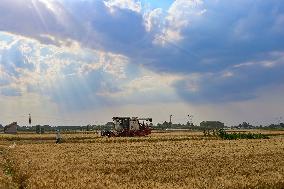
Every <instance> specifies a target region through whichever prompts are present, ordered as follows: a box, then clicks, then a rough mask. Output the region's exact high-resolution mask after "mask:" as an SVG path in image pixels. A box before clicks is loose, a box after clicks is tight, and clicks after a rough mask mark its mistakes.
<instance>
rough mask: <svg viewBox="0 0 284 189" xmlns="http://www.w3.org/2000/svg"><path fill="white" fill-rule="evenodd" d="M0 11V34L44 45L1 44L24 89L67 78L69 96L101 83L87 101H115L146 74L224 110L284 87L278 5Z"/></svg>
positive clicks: (50, 4)
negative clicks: (103, 97) (105, 96)
mask: <svg viewBox="0 0 284 189" xmlns="http://www.w3.org/2000/svg"><path fill="white" fill-rule="evenodd" d="M0 10H1V18H0V30H3V31H6V32H8V33H14V34H17V35H21V36H26V37H28V38H34V39H36V40H38V41H40V42H41V44H37V45H34V43H35V42H33V43H32V44H30V45H24V43H23V42H19V41H16V40H12V41H11V40H10V41H9V40H8V39H5V40H3V41H5V42H3V41H1V42H0V49H2V52H1V57H0V60H1V61H2V62H1V64H3V65H4V66H5V67H4V68H3V69H5V71H6V72H7V73H8V75H9V77H12V78H14V79H16V80H17V81H18V82H21V83H32V82H31V81H37V80H38V79H40V78H41V77H40V76H41V75H42V74H44V75H45V78H47V79H48V81H50V82H49V85H51V84H54V83H52V82H54V81H57V79H58V78H60V77H61V78H63V79H62V81H64V82H63V83H62V84H61V85H62V88H63V89H66V91H68V89H69V90H80V85H83V83H86V82H85V81H83V80H88V82H87V83H88V85H92V82H90V81H93V80H98V83H100V84H97V85H95V86H96V87H94V88H96V89H94V88H93V87H91V89H90V91H89V95H90V96H91V94H93V92H94V91H95V92H99V90H102V91H103V90H105V88H107V90H110V91H112V93H113V94H115V93H116V92H117V93H120V92H121V89H119V88H120V87H117V86H116V85H118V84H119V86H124V87H126V86H128V88H131V87H130V84H129V83H131V81H132V82H133V80H135V79H137V77H135V76H134V75H135V74H133V73H134V72H138V73H140V72H141V70H139V66H142V67H144V68H146V69H148V70H151V71H152V72H154V73H156V74H157V75H165V76H167V77H171V76H172V75H175V76H183V77H184V76H186V77H185V78H183V79H182V80H177V81H176V83H171V84H170V85H174V87H175V90H176V92H177V94H179V95H180V97H181V98H182V99H184V100H186V101H188V102H191V101H192V100H196V101H200V102H201V101H202V99H206V100H207V101H209V102H223V101H234V100H242V99H243V100H247V99H251V98H255V97H256V96H257V94H256V91H257V90H258V89H260V88H262V87H263V86H269V85H273V84H275V83H279V80H282V79H283V78H282V77H281V71H280V70H279V69H277V68H282V63H281V62H282V59H281V58H280V57H281V56H280V55H279V56H278V55H277V56H276V55H275V57H273V55H271V54H270V53H273V52H274V53H275V52H279V53H282V52H283V51H284V44H283V43H281V41H283V37H284V33H283V32H282V30H281V28H283V27H282V24H283V22H282V20H283V19H282V17H283V12H284V5H283V3H282V2H281V1H280V0H271V1H261V0H256V1H255V0H247V1H239V0H232V1H225V0H219V1H209V0H204V1H201V0H176V1H174V2H173V3H172V4H171V5H170V6H169V8H168V9H165V8H164V7H160V8H159V7H156V9H153V10H151V9H147V8H145V7H144V6H143V4H141V3H140V2H139V1H128V0H123V1H119V0H109V1H95V0H84V1H76V0H57V1H55V0H54V1H42V0H37V1H31V0H15V1H8V0H3V1H1V2H0ZM13 21H15V22H17V24H14V22H13ZM6 36H8V35H6ZM2 37H3V36H2ZM18 40H22V38H21V39H20V38H18ZM19 43H21V45H19ZM15 44H16V45H15ZM43 44H49V46H43ZM40 45H42V46H40ZM33 46H34V47H33ZM39 46H40V50H37V49H35V47H36V48H37V47H39ZM18 47H19V48H18ZM59 47H61V48H59ZM67 47H68V48H69V50H68V52H66V51H65V50H66V48H67ZM7 49H10V50H8V51H7ZM71 49H72V50H71ZM74 49H76V50H74ZM80 49H81V50H82V49H83V50H85V49H88V50H87V53H78V51H79V52H80ZM35 55H36V56H35ZM102 57H103V58H102ZM102 62H103V63H102ZM137 67H138V68H137ZM30 73H33V74H30ZM62 73H64V74H63V75H64V76H62ZM102 73H103V74H102ZM80 74H81V76H79V75H80ZM82 74H83V75H84V77H82ZM23 75H24V76H23ZM74 75H75V76H76V77H74V78H75V79H76V80H78V86H77V85H76V84H75V85H76V86H74V84H72V83H74V80H72V79H70V78H71V76H74ZM251 75H253V76H254V78H252V79H251ZM7 77H8V76H5V78H7ZM20 77H21V78H26V79H24V80H23V79H19V78H20ZM108 77H109V78H111V79H108ZM27 78H29V79H27ZM67 78H68V79H67ZM82 78H84V79H82ZM139 78H141V79H142V80H145V78H143V76H141V77H140V76H139ZM146 78H147V77H146ZM260 78H268V79H266V80H264V79H260ZM6 80H7V79H5V82H4V79H2V83H7V81H6ZM113 80H114V81H115V82H113ZM207 81H208V82H207ZM14 82H15V81H14ZM65 82H66V83H68V84H66V87H65V88H64V83H65ZM35 83H36V82H34V83H33V84H31V85H35ZM127 83H128V85H127ZM67 86H68V87H67ZM106 86H109V87H106ZM144 87H145V88H148V87H147V85H145V86H144ZM126 88H127V87H126ZM188 88H189V89H188ZM58 90H59V88H58ZM88 90H89V89H88ZM107 90H106V91H107ZM240 91H242V92H240ZM66 95H67V92H66ZM153 95H154V94H153ZM155 95H156V94H155ZM55 96H56V95H55ZM57 96H59V94H58V95H57ZM197 97H199V98H197ZM74 98H75V96H74ZM82 98H83V95H82ZM90 98H91V97H90ZM215 99H218V100H215ZM70 101H71V99H70ZM98 101H99V100H98Z"/></svg>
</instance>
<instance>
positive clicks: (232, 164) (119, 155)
mask: <svg viewBox="0 0 284 189" xmlns="http://www.w3.org/2000/svg"><path fill="white" fill-rule="evenodd" d="M149 138H150V139H151V137H149ZM149 138H145V139H143V138H142V139H143V140H142V139H141V138H138V139H136V138H112V139H96V140H98V141H100V142H92V143H66V144H64V143H63V144H59V145H56V144H22V145H17V146H16V147H15V148H13V149H9V151H8V152H7V156H6V157H7V158H9V159H10V160H11V161H12V162H11V164H12V165H13V169H14V170H16V171H15V175H14V180H15V182H17V183H18V184H20V185H22V186H25V187H27V188H62V189H65V188H283V186H284V182H283V180H284V175H283V174H284V160H283V157H284V139H283V138H273V139H269V140H236V141H222V140H174V139H175V137H173V136H171V137H170V138H168V139H169V140H162V139H163V138H160V139H161V141H159V138H158V137H157V136H155V137H154V139H155V140H153V142H149V140H150V139H149ZM152 139H153V138H152ZM171 139H173V140H171ZM117 141H119V142H117Z"/></svg>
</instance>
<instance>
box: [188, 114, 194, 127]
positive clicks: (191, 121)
mask: <svg viewBox="0 0 284 189" xmlns="http://www.w3.org/2000/svg"><path fill="white" fill-rule="evenodd" d="M187 117H188V121H189V124H190V126H192V125H193V120H192V119H193V115H187Z"/></svg>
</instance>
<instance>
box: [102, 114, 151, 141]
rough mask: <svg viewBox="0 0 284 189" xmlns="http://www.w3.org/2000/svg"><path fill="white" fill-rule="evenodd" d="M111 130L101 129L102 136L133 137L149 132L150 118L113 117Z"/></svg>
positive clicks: (145, 134)
mask: <svg viewBox="0 0 284 189" xmlns="http://www.w3.org/2000/svg"><path fill="white" fill-rule="evenodd" d="M112 119H113V123H114V128H113V131H103V132H102V136H109V137H116V136H118V137H123V136H124V137H133V136H147V135H149V134H151V126H152V118H138V117H132V118H131V117H113V118H112Z"/></svg>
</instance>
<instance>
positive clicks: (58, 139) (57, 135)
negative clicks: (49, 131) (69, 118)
mask: <svg viewBox="0 0 284 189" xmlns="http://www.w3.org/2000/svg"><path fill="white" fill-rule="evenodd" d="M61 141H62V137H61V134H60V130H59V129H58V130H57V131H56V142H55V143H56V144H58V143H61Z"/></svg>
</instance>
